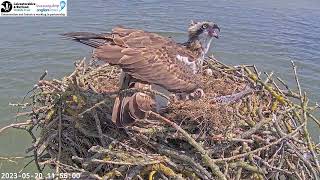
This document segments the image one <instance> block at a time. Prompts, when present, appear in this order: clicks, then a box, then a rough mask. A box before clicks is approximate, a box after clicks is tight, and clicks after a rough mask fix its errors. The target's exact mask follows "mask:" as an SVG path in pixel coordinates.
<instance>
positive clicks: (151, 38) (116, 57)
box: [63, 21, 220, 126]
mask: <svg viewBox="0 0 320 180" xmlns="http://www.w3.org/2000/svg"><path fill="white" fill-rule="evenodd" d="M218 31H219V32H220V28H219V27H218V25H217V24H215V23H213V22H208V21H204V22H193V21H192V22H191V24H190V26H189V28H188V35H189V38H188V41H187V42H185V43H182V44H180V43H176V42H175V41H174V40H172V39H170V38H167V37H163V36H160V35H158V34H156V33H150V32H146V31H143V30H138V29H129V28H123V27H115V28H113V29H112V32H111V33H101V34H96V33H88V32H71V33H66V34H63V35H64V36H67V37H71V38H72V39H73V40H75V41H78V42H80V43H83V44H86V45H88V46H91V47H94V48H95V50H94V52H93V57H94V58H96V59H99V60H101V61H105V62H107V63H109V64H110V65H117V66H119V67H120V68H121V69H122V72H123V74H122V79H121V81H120V84H121V89H127V88H150V87H151V85H156V86H157V90H158V89H164V90H165V91H168V92H170V93H175V94H177V93H185V94H190V93H191V94H193V95H194V94H195V93H196V94H197V93H198V95H199V93H200V96H202V95H203V91H201V89H200V87H201V84H200V81H199V76H200V74H201V72H202V65H203V61H204V57H205V55H206V53H207V52H208V50H209V48H210V44H211V42H212V39H213V38H218V37H219V36H218ZM155 99H156V98H155V97H150V96H149V95H146V94H144V93H136V94H134V95H133V96H130V97H118V98H116V101H115V105H114V111H113V114H112V117H113V121H114V122H116V123H117V124H118V125H120V126H122V125H126V124H130V123H131V122H133V121H134V120H135V119H143V118H145V117H146V112H148V111H150V110H154V109H155V106H156V104H157V103H156V102H155V101H156V100H155Z"/></svg>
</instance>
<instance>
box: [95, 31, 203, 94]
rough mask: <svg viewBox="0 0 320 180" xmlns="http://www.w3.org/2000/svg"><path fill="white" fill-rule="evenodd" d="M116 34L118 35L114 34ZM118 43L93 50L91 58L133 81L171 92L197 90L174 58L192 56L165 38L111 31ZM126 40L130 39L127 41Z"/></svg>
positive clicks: (195, 80)
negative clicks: (153, 85)
mask: <svg viewBox="0 0 320 180" xmlns="http://www.w3.org/2000/svg"><path fill="white" fill-rule="evenodd" d="M117 32H119V33H117ZM113 33H115V34H116V35H119V36H116V37H115V38H118V40H116V41H114V42H120V43H119V44H116V43H115V44H107V45H104V46H100V47H98V48H96V50H95V51H94V56H95V57H96V58H98V59H100V60H104V61H106V62H108V63H110V64H112V65H119V66H120V67H121V68H122V69H123V71H124V72H126V73H128V74H130V75H131V76H133V77H134V78H136V79H138V80H141V81H145V82H148V83H152V84H157V85H160V86H162V87H164V88H165V89H167V90H169V91H172V92H192V91H194V90H195V89H196V88H198V86H199V84H198V82H199V81H198V78H197V75H195V74H193V73H192V71H191V70H189V69H188V67H187V66H185V65H184V64H183V63H180V62H179V60H177V55H178V54H179V55H184V56H187V57H188V58H189V59H192V58H193V57H192V56H190V55H189V54H187V53H185V51H187V50H186V49H182V47H179V46H178V45H176V44H175V43H174V42H173V41H171V40H170V39H168V38H164V37H161V36H159V35H156V34H153V33H146V32H143V31H141V30H138V31H132V30H128V32H126V31H125V30H124V29H121V31H114V32H113ZM129 37H130V38H129Z"/></svg>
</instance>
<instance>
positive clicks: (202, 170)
mask: <svg viewBox="0 0 320 180" xmlns="http://www.w3.org/2000/svg"><path fill="white" fill-rule="evenodd" d="M75 65H76V68H75V71H74V72H73V73H72V74H71V75H69V76H66V77H64V78H63V79H62V80H56V79H54V80H40V81H39V82H38V83H37V86H36V87H35V89H34V91H33V92H32V96H31V99H32V103H30V104H29V105H30V106H28V107H27V108H26V109H30V111H29V112H24V113H20V115H24V116H28V118H29V120H28V121H26V123H23V124H22V125H16V126H14V125H13V126H11V127H19V128H20V129H21V128H22V129H25V130H27V131H28V132H29V133H30V135H31V136H32V137H33V138H34V142H33V143H32V145H31V148H29V149H27V152H33V157H34V160H35V163H36V166H37V168H38V170H39V171H40V172H41V171H42V170H43V168H44V167H46V166H47V167H50V168H52V170H53V171H55V172H56V173H74V172H79V173H80V174H81V177H82V178H87V179H125V178H127V179H259V178H260V179H278V178H284V179H289V178H291V179H317V177H319V174H320V167H319V161H318V159H317V156H319V152H320V151H319V146H317V145H316V144H315V143H314V142H313V141H312V140H311V137H310V135H309V132H308V129H307V124H308V123H314V122H315V126H317V127H316V128H319V129H320V123H319V121H318V120H317V119H316V118H315V117H314V116H313V115H312V113H313V112H314V111H316V110H318V109H319V106H318V105H314V106H309V104H308V102H309V100H308V98H307V96H306V95H305V94H303V93H302V91H301V88H300V85H299V80H298V78H297V75H296V67H295V65H294V64H293V63H292V65H293V70H294V74H295V78H296V82H297V85H298V86H297V87H298V88H297V89H298V90H297V92H294V91H293V90H292V89H290V88H289V87H288V86H287V85H286V84H285V83H284V82H283V81H282V80H281V79H280V78H275V79H274V78H273V76H272V74H265V75H264V76H263V75H261V74H260V73H259V72H258V71H257V70H256V68H255V67H254V66H244V65H242V66H235V67H234V66H228V65H225V64H223V63H221V62H219V61H217V60H215V59H214V58H209V57H208V59H207V64H206V65H205V68H204V69H210V71H211V72H212V73H209V75H204V76H203V79H202V80H203V84H204V88H203V90H204V92H205V98H202V99H200V100H193V101H191V100H188V101H171V102H170V104H169V106H168V108H167V110H166V111H165V112H163V113H161V114H158V113H155V112H150V113H149V116H148V118H147V119H144V120H139V121H136V122H135V123H134V124H133V125H132V126H129V127H126V128H117V127H116V126H115V125H114V124H113V123H112V121H111V114H112V108H113V103H114V99H115V97H116V96H117V95H118V94H121V93H124V92H123V91H120V92H119V88H118V87H119V85H118V82H119V73H120V70H119V69H118V68H116V67H112V66H109V65H106V64H105V65H96V64H91V65H87V64H86V63H85V61H84V60H82V61H78V62H77V63H75ZM263 78H264V79H263ZM41 79H42V78H41ZM276 82H277V83H278V84H279V85H277V84H276ZM135 91H139V90H135ZM146 93H154V92H146ZM35 129H39V130H40V131H41V132H40V134H39V135H36V136H35V135H34V134H33V133H34V132H35Z"/></svg>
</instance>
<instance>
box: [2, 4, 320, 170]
mask: <svg viewBox="0 0 320 180" xmlns="http://www.w3.org/2000/svg"><path fill="white" fill-rule="evenodd" d="M68 10H69V14H68V17H66V18H0V126H3V125H5V124H9V123H10V122H13V121H14V119H13V118H12V117H13V115H14V112H15V111H14V109H12V108H10V107H9V106H8V104H9V102H17V100H19V99H21V97H23V95H24V94H25V92H26V91H27V90H29V89H30V88H32V86H33V84H34V83H35V82H36V81H37V79H38V77H39V75H41V74H42V72H43V71H44V70H45V69H48V71H49V78H52V77H62V76H64V75H66V74H69V73H70V72H71V71H72V69H73V60H75V59H77V58H80V57H83V56H89V54H90V52H91V50H90V49H89V48H87V47H85V46H82V45H79V44H77V43H74V42H71V41H66V40H62V38H61V37H60V36H59V35H58V34H59V33H63V32H68V31H93V32H101V31H110V30H111V28H112V27H113V26H115V25H118V24H122V25H126V26H129V27H135V28H143V29H146V30H148V31H153V32H161V33H163V34H164V35H168V36H172V37H174V38H176V39H177V40H178V41H184V40H186V26H187V24H188V23H189V21H190V20H191V19H195V20H213V21H215V22H216V23H218V24H219V25H220V27H221V30H222V31H221V38H220V39H219V40H217V41H215V44H214V46H213V47H212V49H211V50H212V52H214V54H215V56H216V57H218V58H219V59H221V60H222V61H224V62H225V63H229V64H256V65H257V66H258V67H259V69H261V70H264V71H272V70H273V71H274V72H275V73H277V74H278V75H279V76H280V77H282V78H283V79H285V80H288V81H289V82H290V83H291V84H292V83H293V82H294V81H293V76H292V71H291V67H290V60H291V59H293V60H295V61H296V62H297V65H298V66H299V74H300V78H301V81H302V82H301V84H302V86H303V88H304V89H305V90H306V91H307V92H309V93H311V94H312V97H313V99H314V101H318V102H319V100H320V94H319V91H320V79H319V74H318V73H319V69H320V65H319V62H320V43H319V41H320V18H319V17H320V1H319V0H308V1H307V2H304V1H302V0H300V1H298V0H282V1H281V2H278V0H271V1H268V2H265V1H262V0H259V1H255V2H253V1H251V0H241V1H237V2H232V1H227V0H215V1H209V0H208V1H204V0H197V1H189V0H185V1H179V2H178V1H172V0H171V1H168V0H166V1H158V0H149V1H147V2H145V1H135V2H133V1H132V2H131V1H122V0H104V1H103V0H96V1H94V3H93V2H92V3H91V1H87V0H86V1H84V0H76V1H72V2H71V1H69V2H68ZM313 131H314V132H313V134H314V137H315V138H317V137H318V136H319V134H320V133H319V132H315V130H313ZM29 143H30V139H28V138H27V137H26V136H24V134H23V133H20V132H17V131H6V133H5V134H2V135H1V136H0V156H2V155H4V154H7V153H9V154H13V155H23V152H24V149H25V148H26V147H27V144H29ZM22 167H23V164H22V163H20V164H19V165H15V164H1V161H0V172H1V171H6V172H8V171H9V170H10V171H11V172H14V171H16V170H17V169H20V168H22ZM1 168H2V169H1Z"/></svg>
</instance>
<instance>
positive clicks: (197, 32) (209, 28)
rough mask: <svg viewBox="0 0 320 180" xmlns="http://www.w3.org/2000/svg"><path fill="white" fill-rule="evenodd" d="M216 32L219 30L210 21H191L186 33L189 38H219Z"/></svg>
mask: <svg viewBox="0 0 320 180" xmlns="http://www.w3.org/2000/svg"><path fill="white" fill-rule="evenodd" d="M218 31H219V32H220V28H219V26H218V25H217V24H215V23H213V22H210V21H203V22H194V21H191V23H190V26H189V28H188V33H189V37H190V38H199V39H203V38H212V37H215V38H217V39H218V38H219V34H218Z"/></svg>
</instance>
